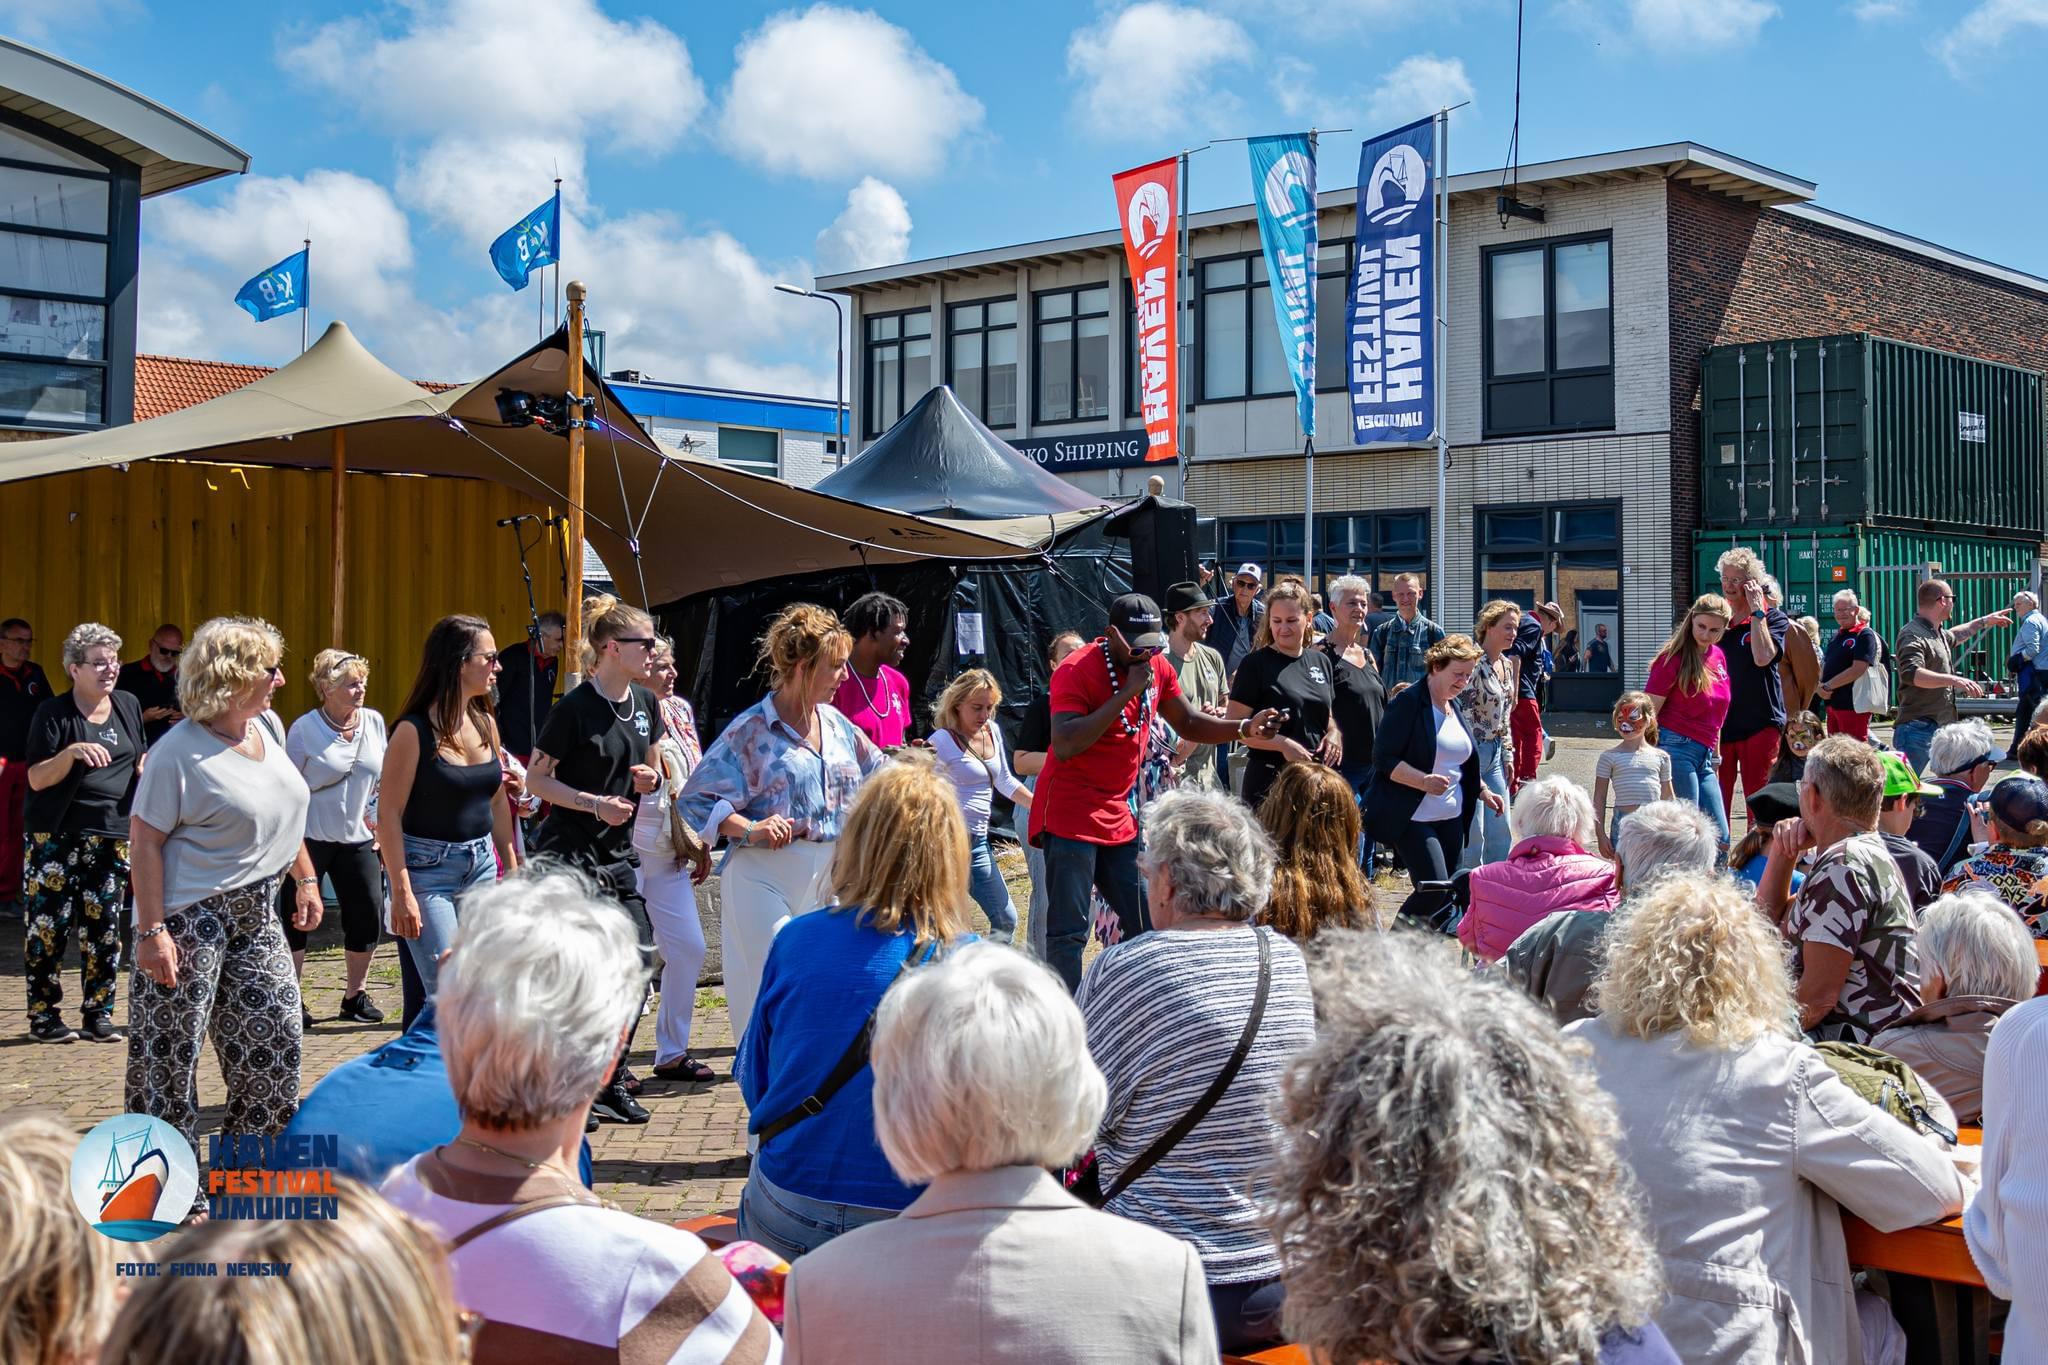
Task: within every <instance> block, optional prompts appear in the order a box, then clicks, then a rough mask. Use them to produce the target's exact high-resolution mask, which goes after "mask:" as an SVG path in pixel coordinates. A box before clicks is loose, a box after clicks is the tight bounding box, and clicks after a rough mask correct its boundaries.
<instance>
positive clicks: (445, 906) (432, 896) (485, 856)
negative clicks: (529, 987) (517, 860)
mask: <svg viewBox="0 0 2048 1365" xmlns="http://www.w3.org/2000/svg"><path fill="white" fill-rule="evenodd" d="M403 837H404V839H405V877H406V880H407V881H409V882H411V883H412V897H413V899H414V900H416V901H418V902H419V907H420V936H419V937H418V938H408V939H400V940H399V942H401V943H403V944H404V945H405V952H406V955H407V956H408V957H410V958H411V959H412V965H413V966H414V967H416V968H417V969H418V970H419V974H420V985H421V986H423V987H425V988H426V993H427V998H428V999H429V1000H431V999H433V998H434V985H435V981H436V978H438V977H439V975H440V973H441V954H443V953H445V952H447V951H448V945H449V944H450V943H452V942H454V940H455V926H456V918H457V914H456V902H457V901H459V900H460V899H461V898H462V896H463V894H464V893H465V892H468V891H471V890H474V889H475V888H476V887H479V886H484V885H487V884H488V883H489V882H490V881H491V879H492V878H494V877H496V876H497V875H498V856H497V853H496V852H495V851H494V850H493V849H492V848H491V838H490V836H489V835H488V834H486V835H482V836H480V837H478V838H475V839H471V840H470V841H469V842H468V843H462V844H455V843H449V842H448V841H447V840H445V839H422V838H420V837H419V836H418V835H414V834H408V835H405V836H403ZM410 1022H411V1021H410V1020H408V1021H407V1023H408V1024H410Z"/></svg>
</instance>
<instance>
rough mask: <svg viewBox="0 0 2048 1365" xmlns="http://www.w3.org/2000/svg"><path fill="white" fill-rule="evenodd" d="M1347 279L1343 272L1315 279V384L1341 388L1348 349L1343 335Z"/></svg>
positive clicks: (1348, 287) (1328, 387)
mask: <svg viewBox="0 0 2048 1365" xmlns="http://www.w3.org/2000/svg"><path fill="white" fill-rule="evenodd" d="M1349 292H1350V280H1349V277H1348V276H1344V275H1322V276H1319V277H1318V278H1317V279H1316V387H1317V388H1319V389H1341V388H1343V387H1344V380H1345V370H1346V367H1347V365H1348V363H1349V361H1350V358H1351V357H1350V351H1349V349H1348V343H1347V339H1346V337H1345V335H1344V305H1345V302H1346V298H1345V296H1346V295H1347V294H1348V293H1349Z"/></svg>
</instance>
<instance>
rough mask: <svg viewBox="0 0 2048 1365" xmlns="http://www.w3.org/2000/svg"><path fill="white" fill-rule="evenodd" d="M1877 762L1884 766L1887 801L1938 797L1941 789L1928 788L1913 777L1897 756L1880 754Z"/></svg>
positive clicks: (1903, 761)
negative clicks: (1900, 797) (1901, 798)
mask: <svg viewBox="0 0 2048 1365" xmlns="http://www.w3.org/2000/svg"><path fill="white" fill-rule="evenodd" d="M1877 761H1878V762H1879V763H1882V764H1884V795H1885V800H1887V801H1889V800H1891V798H1893V797H1894V796H1939V795H1941V788H1939V787H1930V786H1928V785H1927V784H1926V783H1925V782H1922V781H1921V780H1920V779H1919V778H1918V777H1916V776H1914V775H1913V769H1912V768H1911V767H1910V766H1908V765H1907V763H1906V760H1905V759H1903V758H1901V757H1899V756H1898V755H1897V754H1888V753H1883V752H1880V753H1879V754H1878V756H1877Z"/></svg>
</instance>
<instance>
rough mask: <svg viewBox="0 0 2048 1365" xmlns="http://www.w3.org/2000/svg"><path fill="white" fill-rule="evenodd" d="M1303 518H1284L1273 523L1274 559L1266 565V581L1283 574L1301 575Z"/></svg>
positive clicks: (1269, 581)
mask: <svg viewBox="0 0 2048 1365" xmlns="http://www.w3.org/2000/svg"><path fill="white" fill-rule="evenodd" d="M1301 530H1302V527H1301V518H1300V517H1282V518H1281V519H1279V520H1278V521H1275V522H1274V523H1273V558H1272V561H1271V562H1270V563H1268V564H1267V565H1266V581H1267V582H1268V583H1271V582H1272V581H1273V580H1274V579H1276V578H1278V577H1279V576H1280V575H1281V574H1289V573H1291V574H1294V575H1296V576H1297V577H1298V576H1300V575H1301V572H1302V568H1301Z"/></svg>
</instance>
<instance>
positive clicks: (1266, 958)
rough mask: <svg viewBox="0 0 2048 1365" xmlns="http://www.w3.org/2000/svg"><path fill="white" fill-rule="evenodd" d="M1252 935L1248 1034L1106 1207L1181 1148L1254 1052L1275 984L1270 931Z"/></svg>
mask: <svg viewBox="0 0 2048 1365" xmlns="http://www.w3.org/2000/svg"><path fill="white" fill-rule="evenodd" d="M1252 933H1253V935H1254V936H1256V937H1257V939H1258V941H1259V990H1258V994H1256V995H1254V996H1253V997H1252V1012H1251V1015H1250V1017H1248V1018H1247V1019H1246V1020H1245V1021H1244V1032H1243V1033H1240V1034H1239V1035H1238V1036H1237V1047H1236V1048H1235V1050H1233V1051H1232V1052H1231V1054H1230V1060H1229V1061H1227V1062H1225V1063H1224V1064H1223V1070H1222V1071H1220V1072H1218V1073H1217V1074H1216V1079H1215V1080H1213V1081H1211V1082H1209V1088H1208V1089H1207V1090H1206V1091H1204V1092H1203V1093H1202V1098H1200V1099H1198V1100H1196V1101H1195V1107H1194V1108H1192V1109H1190V1110H1188V1112H1187V1113H1185V1114H1183V1115H1181V1119H1180V1122H1179V1123H1176V1124H1174V1125H1173V1127H1171V1128H1169V1129H1167V1130H1166V1131H1165V1132H1163V1133H1161V1134H1160V1135H1159V1136H1158V1138H1156V1139H1155V1140H1154V1141H1153V1143H1152V1145H1151V1146H1150V1147H1147V1148H1146V1149H1145V1150H1144V1151H1143V1152H1141V1153H1139V1155H1138V1159H1137V1160H1136V1161H1133V1162H1132V1163H1131V1164H1130V1165H1128V1166H1126V1167H1124V1169H1123V1170H1122V1171H1121V1172H1119V1173H1118V1175H1117V1178H1116V1180H1115V1182H1114V1183H1113V1184H1111V1185H1110V1187H1109V1188H1108V1189H1107V1190H1105V1191H1103V1194H1102V1202H1103V1204H1104V1205H1107V1204H1108V1203H1109V1201H1110V1200H1112V1199H1114V1198H1116V1197H1117V1196H1118V1195H1120V1194H1122V1193H1123V1192H1124V1191H1125V1190H1127V1189H1129V1188H1130V1187H1131V1185H1132V1183H1133V1182H1134V1181H1136V1180H1137V1179H1138V1177H1139V1176H1142V1175H1143V1174H1145V1172H1147V1171H1149V1170H1151V1169H1152V1168H1153V1167H1154V1166H1156V1165H1158V1164H1159V1162H1160V1161H1162V1160H1163V1159H1164V1158H1165V1157H1166V1154H1167V1153H1168V1152H1171V1151H1172V1150H1173V1149H1174V1148H1175V1147H1178V1146H1179V1145H1180V1143H1181V1139H1183V1138H1185V1137H1186V1136H1187V1135H1188V1134H1189V1133H1192V1132H1194V1131H1195V1125H1196V1124H1198V1123H1200V1122H1201V1121H1202V1120H1203V1119H1205V1118H1207V1117H1209V1111H1210V1110H1211V1109H1214V1108H1215V1107H1216V1103H1217V1101H1218V1100H1221V1099H1222V1098H1223V1093H1224V1092H1225V1091H1226V1090H1228V1089H1230V1083H1231V1082H1232V1081H1234V1080H1236V1079H1237V1073H1238V1072H1239V1071H1241V1070H1242V1069H1243V1068H1244V1059H1245V1058H1246V1057H1247V1056H1249V1055H1250V1053H1251V1050H1252V1038H1253V1036H1254V1035H1256V1034H1257V1033H1258V1031H1259V1024H1260V1022H1261V1021H1263V1020H1264V1019H1265V1017H1266V994H1267V989H1268V987H1270V986H1271V985H1272V981H1273V955H1272V949H1271V947H1270V946H1268V941H1267V938H1266V931H1265V930H1264V929H1260V928H1254V929H1253V930H1252Z"/></svg>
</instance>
